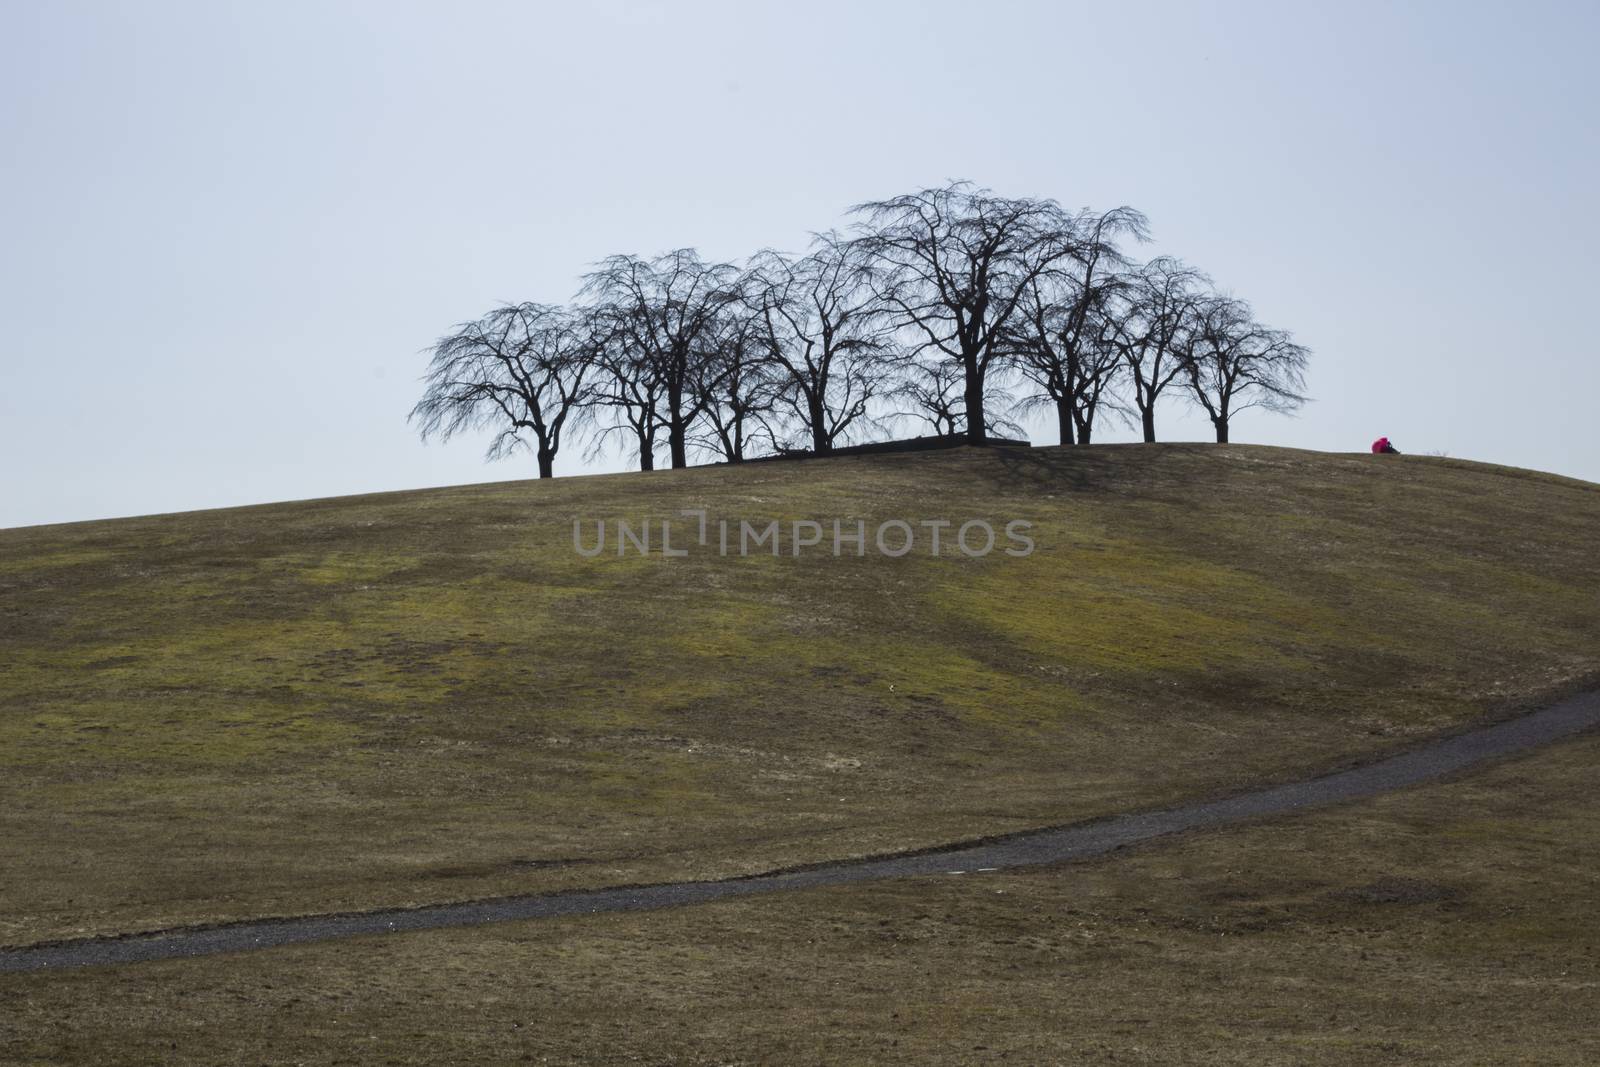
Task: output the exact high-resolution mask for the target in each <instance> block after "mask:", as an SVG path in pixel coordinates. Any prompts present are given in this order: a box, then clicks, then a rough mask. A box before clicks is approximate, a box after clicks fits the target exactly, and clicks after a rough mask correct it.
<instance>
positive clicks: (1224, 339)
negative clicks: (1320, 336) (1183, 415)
mask: <svg viewBox="0 0 1600 1067" xmlns="http://www.w3.org/2000/svg"><path fill="white" fill-rule="evenodd" d="M1195 316H1196V318H1195V326H1194V329H1193V331H1192V333H1191V335H1190V336H1189V338H1188V340H1187V343H1186V348H1187V352H1186V358H1185V360H1184V366H1185V369H1186V371H1187V372H1188V376H1189V385H1190V392H1191V394H1192V397H1193V399H1194V401H1195V403H1196V404H1198V405H1199V406H1200V407H1201V408H1203V409H1204V410H1205V413H1206V414H1207V415H1208V416H1209V417H1210V419H1211V425H1212V426H1213V427H1215V428H1216V431H1217V443H1218V444H1226V443H1227V442H1228V429H1229V424H1230V422H1231V420H1232V418H1233V416H1235V415H1237V414H1238V413H1239V412H1241V411H1244V410H1245V409H1247V408H1253V407H1261V408H1266V409H1267V410H1269V411H1277V412H1281V413H1285V414H1287V413H1289V412H1292V411H1294V410H1295V409H1296V408H1298V407H1299V406H1300V405H1301V404H1303V403H1305V401H1306V397H1305V394H1304V392H1303V390H1304V389H1305V369H1306V364H1307V362H1308V359H1309V356H1310V351H1309V350H1308V349H1306V348H1305V347H1303V346H1302V345H1298V344H1295V343H1294V339H1293V338H1292V337H1291V336H1290V335H1289V333H1288V332H1287V331H1285V330H1273V329H1268V328H1267V327H1265V326H1262V325H1261V324H1260V323H1258V322H1256V321H1255V319H1254V317H1253V316H1252V315H1251V313H1250V305H1248V304H1246V303H1245V302H1244V301H1242V300H1237V299H1234V298H1232V297H1224V296H1216V297H1211V298H1209V299H1207V300H1205V301H1203V302H1202V303H1201V304H1200V305H1199V307H1198V308H1197V309H1196V312H1195Z"/></svg>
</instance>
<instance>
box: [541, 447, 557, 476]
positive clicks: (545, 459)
mask: <svg viewBox="0 0 1600 1067" xmlns="http://www.w3.org/2000/svg"><path fill="white" fill-rule="evenodd" d="M555 476H556V454H555V452H554V451H553V450H551V449H548V448H545V447H544V446H543V445H540V446H539V477H541V478H554V477H555Z"/></svg>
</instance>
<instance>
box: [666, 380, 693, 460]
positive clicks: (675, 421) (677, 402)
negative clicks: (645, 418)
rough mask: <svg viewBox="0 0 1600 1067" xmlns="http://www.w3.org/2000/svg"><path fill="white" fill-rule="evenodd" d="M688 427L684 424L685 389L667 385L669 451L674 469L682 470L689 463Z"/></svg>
mask: <svg viewBox="0 0 1600 1067" xmlns="http://www.w3.org/2000/svg"><path fill="white" fill-rule="evenodd" d="M687 431H688V427H686V426H684V424H683V390H682V389H680V388H676V387H673V386H668V387H667V451H668V452H669V453H670V454H671V457H672V469H673V470H681V469H682V468H684V467H687V466H688V465H689V449H688V442H687V440H686V439H687V438H688V436H689V435H688V432H687Z"/></svg>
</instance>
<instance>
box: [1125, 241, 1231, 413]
mask: <svg viewBox="0 0 1600 1067" xmlns="http://www.w3.org/2000/svg"><path fill="white" fill-rule="evenodd" d="M1208 284H1209V280H1208V279H1207V278H1206V276H1205V275H1203V274H1201V273H1200V272H1199V271H1197V270H1195V269H1193V268H1192V267H1188V266H1185V265H1184V264H1183V262H1182V261H1180V260H1177V259H1173V258H1172V257H1170V256H1161V257H1158V258H1156V259H1153V260H1151V261H1150V262H1149V263H1146V264H1145V265H1144V266H1143V267H1141V268H1139V270H1138V271H1137V272H1135V273H1134V274H1133V275H1132V276H1131V277H1130V278H1129V279H1128V280H1127V284H1125V285H1124V286H1123V287H1122V289H1121V291H1120V292H1119V293H1118V294H1117V297H1116V299H1115V300H1113V301H1111V302H1110V303H1109V305H1108V310H1107V314H1106V326H1107V336H1108V338H1109V339H1110V341H1111V343H1112V344H1113V345H1114V346H1115V347H1116V349H1117V351H1118V352H1119V353H1120V355H1121V356H1122V360H1123V363H1124V364H1125V365H1126V367H1127V369H1128V380H1129V381H1130V382H1131V383H1132V386H1133V389H1132V397H1131V399H1132V401H1133V407H1134V410H1135V411H1137V412H1138V414H1139V424H1140V427H1141V429H1142V430H1143V432H1144V440H1145V441H1146V442H1153V441H1154V440H1155V439H1156V404H1157V403H1158V402H1159V401H1160V399H1161V396H1162V394H1163V393H1164V392H1165V391H1166V389H1167V387H1168V386H1170V385H1171V384H1172V383H1173V382H1174V381H1177V380H1178V379H1179V378H1180V377H1184V376H1186V375H1187V371H1188V364H1187V363H1186V362H1185V359H1184V355H1185V352H1186V351H1188V348H1189V345H1188V337H1187V331H1189V330H1191V329H1192V328H1193V327H1194V326H1195V324H1196V314H1195V311H1196V306H1197V304H1198V303H1199V301H1200V299H1201V293H1202V287H1203V286H1206V285H1208Z"/></svg>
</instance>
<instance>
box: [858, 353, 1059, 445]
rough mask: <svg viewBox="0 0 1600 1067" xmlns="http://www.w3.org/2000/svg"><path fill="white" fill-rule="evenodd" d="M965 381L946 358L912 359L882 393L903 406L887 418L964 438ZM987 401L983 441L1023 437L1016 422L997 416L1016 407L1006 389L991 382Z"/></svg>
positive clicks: (1022, 432) (1021, 430)
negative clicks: (885, 391)
mask: <svg viewBox="0 0 1600 1067" xmlns="http://www.w3.org/2000/svg"><path fill="white" fill-rule="evenodd" d="M965 381H966V379H965V376H964V375H963V374H962V372H961V367H960V366H958V365H957V364H955V363H952V362H951V361H949V360H947V359H924V360H913V361H910V362H908V363H905V364H903V365H902V366H901V367H900V369H899V373H898V375H897V377H896V382H895V385H894V387H893V388H892V389H890V390H888V392H887V394H886V396H887V398H888V399H891V400H893V401H896V402H898V403H900V404H902V405H904V407H901V408H898V409H896V410H894V411H893V412H891V413H890V416H889V417H890V419H892V420H894V421H900V420H903V419H910V420H912V422H913V423H914V424H916V423H926V424H927V426H928V428H929V429H931V430H932V431H933V432H934V434H936V435H937V436H940V437H953V436H955V435H957V434H961V435H965V434H966V428H967V409H966V400H965V393H964V390H963V386H964V385H965ZM988 399H989V403H988V405H987V406H986V408H985V411H986V418H987V419H988V423H987V425H985V426H984V440H988V439H989V438H990V437H992V436H994V435H996V434H1001V435H1004V436H1006V437H1012V438H1023V437H1026V436H1027V435H1026V434H1025V433H1024V431H1023V429H1022V427H1021V426H1019V425H1018V424H1017V423H1016V422H1014V421H1012V420H1011V419H1009V418H1007V417H1005V416H1003V415H999V414H997V412H1000V411H1005V410H1008V409H1009V408H1011V407H1014V406H1015V405H1016V400H1015V398H1014V397H1013V396H1012V395H1011V393H1010V391H1009V390H1007V389H1005V388H1004V387H1003V386H999V387H997V385H996V382H994V381H991V382H989V384H988Z"/></svg>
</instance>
